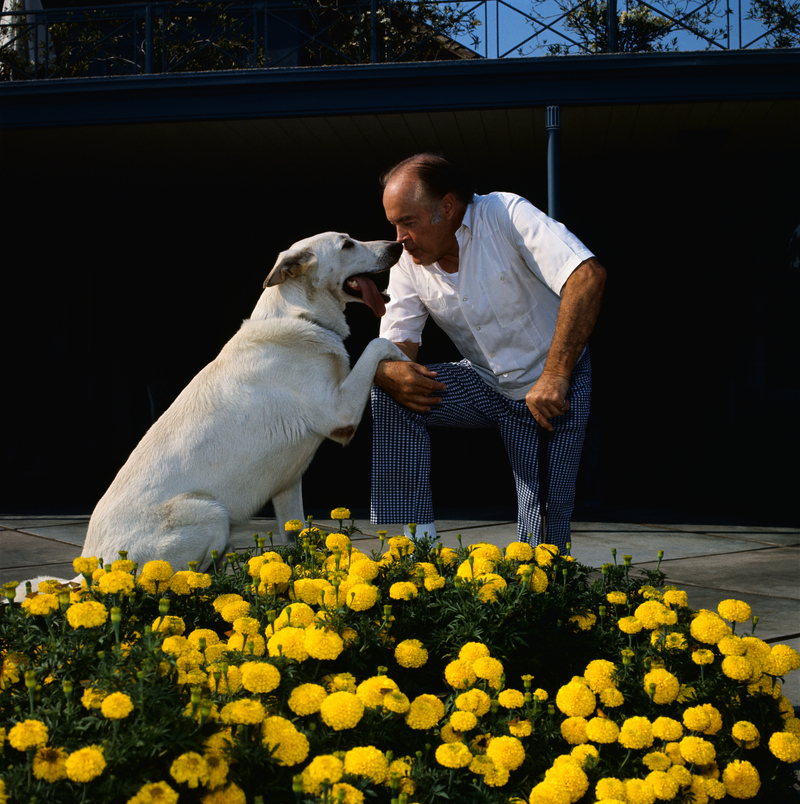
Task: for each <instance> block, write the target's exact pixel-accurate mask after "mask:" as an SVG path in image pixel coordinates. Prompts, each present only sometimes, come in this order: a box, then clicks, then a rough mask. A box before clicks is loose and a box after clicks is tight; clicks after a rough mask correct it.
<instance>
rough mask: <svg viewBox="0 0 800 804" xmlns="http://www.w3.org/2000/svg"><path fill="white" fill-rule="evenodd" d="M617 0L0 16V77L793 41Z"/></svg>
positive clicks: (709, 10)
mask: <svg viewBox="0 0 800 804" xmlns="http://www.w3.org/2000/svg"><path fill="white" fill-rule="evenodd" d="M28 2H29V3H30V0H28ZM523 2H527V3H528V4H529V7H528V8H527V9H523V8H521V7H520V6H521V4H522V3H523ZM619 2H620V6H619V7H617V0H585V1H584V2H580V1H577V2H575V0H517V4H516V5H512V4H511V3H509V2H506V0H474V2H450V0H421V1H418V2H386V1H385V0H366V1H365V2H357V1H354V0H339V1H338V2H337V0H332V2H324V1H323V0H319V2H314V0H296V1H295V2H289V1H287V0H275V1H273V0H255V2H218V1H217V0H212V2H202V3H194V2H170V3H138V4H127V5H102V6H86V7H68V8H67V7H64V8H45V9H38V10H37V9H33V10H31V9H25V10H12V11H6V12H4V13H3V14H1V15H0V78H2V79H5V80H24V79H48V78H65V77H76V76H123V75H124V76H128V75H143V74H153V73H174V72H191V71H208V70H243V69H251V68H268V67H307V66H321V65H335V64H364V63H377V62H391V61H432V60H452V59H469V58H509V57H515V56H537V55H552V54H559V53H597V52H618V51H626V52H630V51H636V50H699V49H715V50H727V49H731V48H739V49H745V48H753V47H768V46H772V45H773V44H774V43H775V42H780V41H783V40H780V39H777V38H776V34H775V31H776V30H779V29H780V30H783V29H784V28H786V27H787V25H788V26H789V29H790V36H791V35H792V34H791V22H792V21H791V19H789V20H788V22H787V21H786V20H783V18H781V17H780V16H778V18H777V20H778V21H777V24H776V25H772V27H771V28H770V27H769V24H768V23H764V22H763V21H761V20H759V18H758V15H757V14H754V11H753V9H754V8H755V6H754V5H753V4H754V3H757V2H763V0H661V1H660V2H659V1H658V0H652V2H647V1H646V0H619ZM778 2H779V3H780V2H795V3H796V2H797V0H778ZM732 3H735V4H736V5H735V6H734V5H732ZM609 21H610V23H611V24H609ZM773 22H774V18H773ZM781 26H783V28H781ZM797 36H798V37H800V31H798V34H797ZM798 42H799V43H800V38H798Z"/></svg>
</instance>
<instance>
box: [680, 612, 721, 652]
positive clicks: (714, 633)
mask: <svg viewBox="0 0 800 804" xmlns="http://www.w3.org/2000/svg"><path fill="white" fill-rule="evenodd" d="M689 630H690V632H691V634H692V636H693V637H694V638H695V639H696V640H697V641H698V642H705V643H706V644H707V645H716V644H717V642H719V641H720V639H722V637H724V636H727V635H728V634H729V633H730V627H729V626H728V625H727V624H726V622H725V620H723V619H722V618H721V617H718V616H717V615H716V614H714V613H713V612H705V613H701V614H698V615H697V617H695V618H694V619H693V620H692V623H691V625H690V626H689Z"/></svg>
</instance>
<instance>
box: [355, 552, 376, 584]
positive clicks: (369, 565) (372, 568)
mask: <svg viewBox="0 0 800 804" xmlns="http://www.w3.org/2000/svg"><path fill="white" fill-rule="evenodd" d="M380 569H381V565H380V564H379V563H378V562H377V561H373V560H372V559H370V558H367V557H366V556H364V555H360V556H353V558H352V562H351V564H350V576H351V577H354V578H357V579H358V580H360V581H374V580H375V579H376V578H377V577H378V573H379V572H380Z"/></svg>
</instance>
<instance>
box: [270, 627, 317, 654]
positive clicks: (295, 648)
mask: <svg viewBox="0 0 800 804" xmlns="http://www.w3.org/2000/svg"><path fill="white" fill-rule="evenodd" d="M267 652H268V653H269V655H270V656H283V657H285V658H287V659H294V660H295V661H297V662H304V661H305V660H306V659H307V658H308V650H307V649H306V630H305V629H304V628H292V627H289V628H282V629H281V630H280V631H278V633H277V634H273V635H272V636H271V637H270V638H269V639H268V640H267Z"/></svg>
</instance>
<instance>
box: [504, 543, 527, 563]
mask: <svg viewBox="0 0 800 804" xmlns="http://www.w3.org/2000/svg"><path fill="white" fill-rule="evenodd" d="M506 558H507V559H510V560H511V561H523V562H525V563H526V564H528V563H530V562H531V561H533V548H532V547H531V546H530V545H529V544H528V543H527V542H511V544H509V545H508V546H507V547H506Z"/></svg>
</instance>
